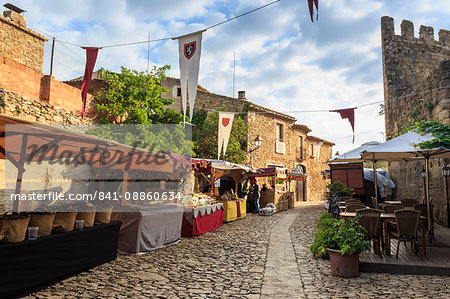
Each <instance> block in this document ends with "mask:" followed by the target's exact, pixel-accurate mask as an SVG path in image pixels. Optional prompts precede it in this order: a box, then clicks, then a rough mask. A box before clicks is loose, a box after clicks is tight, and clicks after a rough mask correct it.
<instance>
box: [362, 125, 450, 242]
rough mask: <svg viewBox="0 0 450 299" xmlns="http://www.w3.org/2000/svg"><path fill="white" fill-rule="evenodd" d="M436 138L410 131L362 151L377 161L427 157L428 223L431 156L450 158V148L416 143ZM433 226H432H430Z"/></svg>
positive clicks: (410, 159) (365, 157) (429, 219)
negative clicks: (423, 145)
mask: <svg viewBox="0 0 450 299" xmlns="http://www.w3.org/2000/svg"><path fill="white" fill-rule="evenodd" d="M432 139H434V137H433V136H431V135H430V134H427V135H420V134H419V133H417V132H415V131H409V132H408V133H406V134H403V135H401V136H399V137H396V138H393V139H391V140H389V141H386V142H384V143H382V144H380V145H377V146H375V147H372V148H370V149H367V150H365V151H364V152H362V153H361V158H362V159H365V160H372V161H373V162H376V161H380V160H382V161H417V160H419V159H425V172H426V180H425V198H426V202H427V210H428V223H431V211H430V194H429V189H430V185H429V180H430V178H429V164H428V161H429V159H430V158H450V150H449V149H447V148H444V147H437V148H431V149H421V148H419V147H417V146H416V145H417V144H419V143H422V142H424V141H428V140H432ZM430 227H431V226H430ZM428 234H429V238H431V236H432V231H430V228H429V231H428Z"/></svg>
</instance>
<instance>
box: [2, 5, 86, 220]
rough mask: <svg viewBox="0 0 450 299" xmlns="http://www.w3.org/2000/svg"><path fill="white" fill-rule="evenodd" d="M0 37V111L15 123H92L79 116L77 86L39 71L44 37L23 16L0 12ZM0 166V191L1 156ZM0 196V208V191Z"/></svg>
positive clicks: (79, 93) (12, 12)
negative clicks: (29, 25) (12, 118)
mask: <svg viewBox="0 0 450 299" xmlns="http://www.w3.org/2000/svg"><path fill="white" fill-rule="evenodd" d="M0 41H1V43H0V114H3V115H5V116H6V117H14V118H15V119H16V120H17V121H18V122H19V123H21V122H25V123H26V122H27V121H28V122H37V123H43V124H88V123H93V119H92V118H90V117H89V116H86V117H84V118H83V119H82V118H81V115H80V111H81V91H80V89H78V88H74V87H72V86H69V85H67V84H64V83H62V82H59V81H57V80H55V78H54V77H51V76H45V75H43V74H42V66H43V57H44V43H45V42H46V41H47V39H46V38H45V37H43V36H41V35H40V34H38V33H36V32H34V31H33V30H31V29H29V28H27V27H26V19H25V17H24V16H22V15H20V14H18V13H17V12H14V11H5V12H3V15H0ZM89 98H92V95H90V97H89ZM0 169H1V172H3V173H0V193H1V192H3V190H4V189H5V181H4V180H5V173H4V172H5V160H4V159H0ZM41 175H42V174H41ZM0 199H1V200H0V212H1V211H2V210H3V203H4V202H3V200H2V199H3V198H2V195H0Z"/></svg>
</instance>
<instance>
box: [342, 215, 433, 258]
mask: <svg viewBox="0 0 450 299" xmlns="http://www.w3.org/2000/svg"><path fill="white" fill-rule="evenodd" d="M339 216H340V217H341V218H342V219H349V218H353V217H355V216H356V212H342V213H340V214H339ZM392 220H395V214H386V213H381V215H380V221H381V222H382V223H383V230H384V253H385V254H386V255H390V254H391V248H390V247H389V231H388V222H389V221H392ZM425 220H426V217H423V216H420V221H421V222H422V246H421V255H422V256H425V254H426V251H425V245H426V244H425V229H424V228H423V227H424V226H423V223H424V221H425Z"/></svg>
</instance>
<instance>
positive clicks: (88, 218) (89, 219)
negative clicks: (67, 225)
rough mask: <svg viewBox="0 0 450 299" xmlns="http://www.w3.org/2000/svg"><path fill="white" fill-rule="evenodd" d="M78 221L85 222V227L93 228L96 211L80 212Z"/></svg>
mask: <svg viewBox="0 0 450 299" xmlns="http://www.w3.org/2000/svg"><path fill="white" fill-rule="evenodd" d="M77 220H84V225H83V227H92V226H94V220H95V211H92V212H78V214H77Z"/></svg>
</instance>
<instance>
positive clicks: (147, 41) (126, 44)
mask: <svg viewBox="0 0 450 299" xmlns="http://www.w3.org/2000/svg"><path fill="white" fill-rule="evenodd" d="M280 1H281V0H275V1H272V2H270V3H267V4H265V5H262V6H259V7H257V8H254V9H252V10H249V11H247V12H244V13H242V14H240V15H237V16H235V17H232V18H229V19H227V20H224V21H221V22H219V23H216V24H213V25H211V26H208V27H206V28H205V29H203V30H202V31H205V30H208V29H211V28H214V27H217V26H220V25H222V24H225V23H228V22H230V21H233V20H235V19H237V18H240V17H243V16H246V15H248V14H250V13H253V12H255V11H258V10H260V9H263V8H266V7H268V6H271V5H273V4H275V3H277V2H280ZM30 28H32V27H30ZM32 29H33V30H35V31H37V32H38V33H41V34H43V35H46V36H49V37H51V38H53V36H51V35H50V34H47V33H44V32H39V30H36V29H35V28H32ZM171 39H173V37H164V38H158V39H148V40H144V41H136V42H129V43H121V44H113V45H104V46H101V47H98V48H101V49H104V48H115V47H123V46H131V45H139V44H145V43H152V42H161V41H166V40H171ZM56 40H57V41H59V42H60V43H64V44H67V45H71V46H75V47H80V48H83V46H82V45H79V44H75V43H72V42H67V41H63V40H60V39H56Z"/></svg>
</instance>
